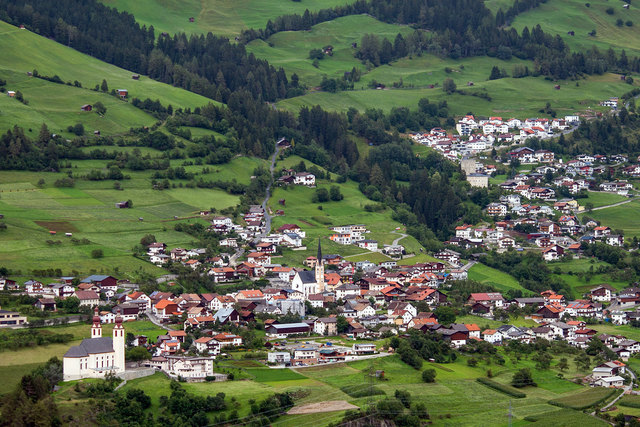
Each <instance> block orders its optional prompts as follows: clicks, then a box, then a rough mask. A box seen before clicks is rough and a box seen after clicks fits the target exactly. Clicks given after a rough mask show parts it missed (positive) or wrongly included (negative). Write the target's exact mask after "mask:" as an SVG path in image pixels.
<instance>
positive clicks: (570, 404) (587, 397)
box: [548, 387, 618, 411]
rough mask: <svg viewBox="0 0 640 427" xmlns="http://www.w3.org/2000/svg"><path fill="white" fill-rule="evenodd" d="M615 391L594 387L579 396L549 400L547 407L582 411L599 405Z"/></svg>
mask: <svg viewBox="0 0 640 427" xmlns="http://www.w3.org/2000/svg"><path fill="white" fill-rule="evenodd" d="M617 391H618V390H617V389H608V388H602V387H595V388H592V389H590V390H587V391H585V392H583V393H580V394H575V395H573V396H568V397H563V398H560V399H556V400H550V401H549V402H548V403H549V405H554V406H558V407H560V408H570V409H576V410H578V411H581V410H583V409H586V408H590V407H592V406H597V405H599V404H600V403H602V402H604V401H605V400H607V399H609V398H610V397H611V396H613V395H614V393H616V392H617Z"/></svg>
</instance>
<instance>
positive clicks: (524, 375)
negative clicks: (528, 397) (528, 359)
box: [511, 368, 538, 388]
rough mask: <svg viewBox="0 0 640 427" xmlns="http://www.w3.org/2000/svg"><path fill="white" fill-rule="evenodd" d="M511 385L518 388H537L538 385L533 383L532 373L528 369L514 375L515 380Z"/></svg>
mask: <svg viewBox="0 0 640 427" xmlns="http://www.w3.org/2000/svg"><path fill="white" fill-rule="evenodd" d="M511 385H512V386H514V387H517V388H521V387H527V386H534V387H537V386H538V384H536V383H535V381H533V378H532V377H531V371H530V370H529V369H527V368H523V369H520V370H519V371H518V372H516V373H515V374H513V379H512V380H511Z"/></svg>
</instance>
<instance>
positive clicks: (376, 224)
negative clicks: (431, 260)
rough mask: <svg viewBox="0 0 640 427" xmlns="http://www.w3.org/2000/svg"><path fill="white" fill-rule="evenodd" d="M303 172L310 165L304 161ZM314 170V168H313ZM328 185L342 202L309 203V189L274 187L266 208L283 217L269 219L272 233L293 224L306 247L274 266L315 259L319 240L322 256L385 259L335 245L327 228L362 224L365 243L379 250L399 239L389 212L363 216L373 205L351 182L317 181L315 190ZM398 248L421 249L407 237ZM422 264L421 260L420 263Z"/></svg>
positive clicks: (283, 164)
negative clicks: (374, 242) (335, 187)
mask: <svg viewBox="0 0 640 427" xmlns="http://www.w3.org/2000/svg"><path fill="white" fill-rule="evenodd" d="M301 160H302V158H300V157H298V156H290V157H287V158H285V159H283V160H279V161H278V162H277V164H276V171H279V170H281V169H282V168H290V167H293V166H295V165H297V164H298V163H300V161H301ZM305 163H306V165H307V168H309V167H311V166H312V165H313V163H311V162H309V161H305ZM316 167H317V166H316ZM333 178H334V179H335V175H333ZM332 185H339V186H340V191H341V192H342V195H343V196H344V199H343V200H341V201H339V202H333V201H330V202H327V203H311V198H312V197H313V194H314V192H315V191H316V190H315V189H313V188H307V187H303V186H285V187H276V188H275V189H274V192H273V195H272V197H271V200H270V201H269V206H270V208H271V210H272V211H274V212H275V211H276V210H279V209H282V210H283V211H284V215H282V216H276V217H274V218H273V229H274V230H276V229H277V228H278V227H280V226H281V225H283V224H291V223H296V224H298V225H299V226H300V227H302V228H303V229H304V231H305V232H306V235H307V238H306V239H305V240H304V242H303V243H304V244H306V245H307V247H308V249H307V250H306V251H286V252H285V254H284V257H283V258H282V259H278V258H275V259H274V262H277V263H284V264H289V265H299V264H301V263H302V262H303V261H304V259H305V258H306V257H308V256H310V255H315V253H316V250H317V247H318V238H321V239H322V248H323V249H322V250H323V253H326V254H329V253H337V254H341V255H342V256H345V257H346V258H347V259H349V260H350V261H364V260H369V261H372V262H380V261H385V260H388V259H389V258H388V257H386V256H384V255H382V254H379V253H375V252H370V251H368V250H366V249H361V248H359V247H357V246H354V245H339V244H337V243H333V242H332V241H330V240H328V236H329V235H330V234H332V232H331V230H329V227H331V226H334V225H346V224H366V225H367V229H368V230H371V232H370V233H367V235H366V237H365V238H367V239H374V240H378V243H379V247H382V245H383V244H391V243H392V242H393V241H394V240H395V239H398V238H400V237H401V235H400V234H396V233H395V232H396V228H401V229H402V228H403V227H402V224H400V223H398V222H396V221H394V220H393V219H391V213H392V212H391V210H390V209H388V208H387V209H384V210H382V211H379V212H367V211H366V209H365V206H366V205H374V204H375V202H373V201H371V200H369V199H367V198H366V197H365V196H364V194H362V193H361V192H360V190H359V189H358V184H357V183H356V182H354V181H350V180H349V181H347V182H346V183H343V184H336V183H335V182H329V181H327V180H324V179H321V180H318V181H317V188H326V189H327V190H328V189H329V188H330V187H331V186H332ZM280 199H284V200H285V203H286V205H285V206H284V207H283V206H281V205H280V204H279V200H280ZM399 243H400V244H402V245H404V246H405V248H406V249H407V252H413V253H419V252H420V248H421V247H422V245H420V243H418V241H417V240H416V239H415V238H413V237H411V236H407V237H405V238H404V239H402V240H401V241H400V242H399ZM405 261H406V262H405V263H407V264H414V263H415V262H418V260H417V257H416V261H414V260H413V258H411V257H408V258H406V259H405ZM420 262H422V260H420Z"/></svg>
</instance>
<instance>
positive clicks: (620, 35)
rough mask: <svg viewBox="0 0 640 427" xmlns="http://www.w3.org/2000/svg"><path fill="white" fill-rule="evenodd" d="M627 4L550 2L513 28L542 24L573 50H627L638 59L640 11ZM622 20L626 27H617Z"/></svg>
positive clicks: (520, 18)
mask: <svg viewBox="0 0 640 427" xmlns="http://www.w3.org/2000/svg"><path fill="white" fill-rule="evenodd" d="M496 1H497V0H493V2H496ZM625 3H627V2H620V1H607V0H593V1H589V2H585V1H581V0H548V1H547V2H545V3H541V4H540V6H539V7H537V8H536V9H532V10H529V11H527V12H524V13H522V14H520V15H518V16H517V17H516V19H515V20H514V22H513V27H514V28H516V29H517V30H518V31H521V30H522V29H523V28H524V27H525V26H527V27H529V29H532V28H533V27H535V26H536V25H538V24H539V25H540V27H541V28H542V30H544V31H545V32H547V33H550V34H559V35H560V36H561V37H562V38H563V39H564V41H565V42H566V43H567V44H568V45H569V47H571V48H572V50H582V51H584V50H587V49H589V48H591V47H592V46H596V47H598V49H600V50H601V51H606V50H607V49H609V47H613V48H614V49H616V50H622V49H625V50H626V52H627V55H629V56H631V55H638V54H640V48H639V47H638V42H639V41H640V9H639V8H638V5H637V4H631V6H630V7H629V9H624V8H623V7H622V6H623V5H624V4H625ZM587 5H589V7H587ZM608 8H612V9H613V11H614V13H613V15H609V14H607V12H606V10H607V9H608ZM618 19H622V20H623V22H625V24H624V25H622V26H621V27H619V26H617V24H616V21H617V20H618ZM626 21H631V22H632V24H633V25H632V26H627V25H626ZM592 30H596V35H595V37H593V36H590V35H589V33H590V32H591V31H592ZM569 31H574V32H575V35H574V36H571V35H569V34H567V33H568V32H569Z"/></svg>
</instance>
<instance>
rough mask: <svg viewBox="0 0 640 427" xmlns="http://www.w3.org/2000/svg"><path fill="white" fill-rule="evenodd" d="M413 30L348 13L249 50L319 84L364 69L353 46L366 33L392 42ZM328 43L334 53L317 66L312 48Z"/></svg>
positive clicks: (260, 42)
mask: <svg viewBox="0 0 640 427" xmlns="http://www.w3.org/2000/svg"><path fill="white" fill-rule="evenodd" d="M411 32H413V30H412V29H411V28H409V27H407V26H401V25H393V24H385V23H383V22H380V21H378V20H377V19H375V18H373V17H371V16H367V15H354V16H345V17H343V18H338V19H334V20H333V21H329V22H323V23H321V24H318V25H314V26H313V28H312V29H311V31H286V32H282V33H277V34H274V35H273V36H271V37H270V38H269V39H268V40H267V41H263V40H254V41H253V42H251V43H249V44H248V45H247V51H249V52H252V53H253V54H255V55H256V56H258V57H260V58H264V59H267V60H268V61H269V62H270V63H272V64H273V65H276V66H281V67H283V68H284V69H285V70H286V71H287V73H289V74H291V73H297V74H298V76H299V77H300V79H301V80H302V81H303V82H304V83H306V84H308V85H311V86H316V85H318V84H320V81H321V80H322V76H323V75H327V76H328V77H334V78H336V77H339V78H341V77H342V76H343V74H344V72H345V71H351V69H352V68H353V67H356V68H360V69H361V70H362V71H363V72H364V71H365V69H364V66H363V65H362V64H361V63H360V61H359V60H358V59H356V58H355V57H354V56H353V54H354V53H355V49H353V48H352V47H351V44H352V43H354V42H355V43H358V44H360V40H362V36H363V35H365V34H367V33H373V34H376V35H377V36H378V37H381V38H382V37H385V38H387V39H389V40H390V41H391V42H393V39H394V38H395V37H396V35H397V34H398V33H403V34H404V35H407V34H410V33H411ZM327 45H331V46H333V56H328V55H325V56H324V58H323V59H322V60H320V61H319V66H318V68H315V67H314V66H313V65H312V63H313V61H312V60H311V59H309V51H310V50H311V49H321V48H323V47H324V46H327Z"/></svg>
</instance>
